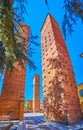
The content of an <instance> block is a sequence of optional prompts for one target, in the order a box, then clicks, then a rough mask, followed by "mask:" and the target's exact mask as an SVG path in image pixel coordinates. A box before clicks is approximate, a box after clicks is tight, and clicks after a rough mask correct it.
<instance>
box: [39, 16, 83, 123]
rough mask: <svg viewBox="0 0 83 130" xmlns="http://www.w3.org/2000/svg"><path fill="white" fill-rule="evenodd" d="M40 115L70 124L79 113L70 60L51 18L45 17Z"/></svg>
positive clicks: (42, 30) (76, 119)
mask: <svg viewBox="0 0 83 130" xmlns="http://www.w3.org/2000/svg"><path fill="white" fill-rule="evenodd" d="M41 42H42V45H41V48H42V74H43V95H44V115H45V117H46V118H47V119H49V120H53V121H57V122H65V123H73V122H76V121H78V120H80V119H81V111H80V105H79V99H78V94H77V87H76V82H75V78H74V73H73V68H72V65H71V61H70V57H69V55H68V51H67V48H66V45H65V42H64V40H63V37H62V34H61V32H60V29H59V26H58V24H57V23H56V21H55V20H54V19H53V17H52V16H51V15H50V14H48V15H47V17H46V20H45V22H44V24H43V27H42V29H41Z"/></svg>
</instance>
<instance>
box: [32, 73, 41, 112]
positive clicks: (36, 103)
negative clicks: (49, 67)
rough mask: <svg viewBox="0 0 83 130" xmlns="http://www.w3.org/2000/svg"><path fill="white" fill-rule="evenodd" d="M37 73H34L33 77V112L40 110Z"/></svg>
mask: <svg viewBox="0 0 83 130" xmlns="http://www.w3.org/2000/svg"><path fill="white" fill-rule="evenodd" d="M39 82H40V81H39V75H37V74H35V75H34V78H33V112H39V111H40V83H39Z"/></svg>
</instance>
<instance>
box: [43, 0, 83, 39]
mask: <svg viewBox="0 0 83 130" xmlns="http://www.w3.org/2000/svg"><path fill="white" fill-rule="evenodd" d="M55 1H56V0H55ZM45 3H46V5H47V7H48V0H45ZM49 6H50V5H49ZM63 9H64V19H63V23H62V31H63V34H64V37H65V38H66V37H67V36H68V35H71V34H72V32H73V31H74V30H75V27H76V25H77V20H78V19H81V20H82V22H83V0H64V7H63Z"/></svg>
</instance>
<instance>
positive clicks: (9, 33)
mask: <svg viewBox="0 0 83 130" xmlns="http://www.w3.org/2000/svg"><path fill="white" fill-rule="evenodd" d="M15 2H16V3H17V4H16V6H14V3H15ZM18 6H19V11H17V8H18ZM24 11H25V10H24V1H23V0H3V1H2V0H0V72H3V71H4V69H5V68H6V69H10V71H12V70H13V69H15V68H14V63H15V62H18V64H19V65H21V66H22V67H23V64H24V62H27V63H28V64H29V65H30V66H32V67H34V64H33V62H32V61H31V60H30V59H29V58H28V57H27V49H26V48H25V47H24V44H23V43H24V41H25V39H24V38H23V37H22V35H21V34H20V33H19V35H18V36H16V35H17V34H16V33H17V30H18V26H20V27H21V25H20V21H21V20H22V13H23V12H24ZM18 12H19V13H18ZM19 16H20V19H19ZM19 39H20V40H19ZM27 42H28V41H27Z"/></svg>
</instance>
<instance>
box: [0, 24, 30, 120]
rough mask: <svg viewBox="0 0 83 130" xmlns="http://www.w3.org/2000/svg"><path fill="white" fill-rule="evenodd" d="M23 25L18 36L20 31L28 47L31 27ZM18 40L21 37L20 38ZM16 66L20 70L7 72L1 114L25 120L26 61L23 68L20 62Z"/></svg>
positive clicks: (1, 99) (0, 104) (3, 87)
mask: <svg viewBox="0 0 83 130" xmlns="http://www.w3.org/2000/svg"><path fill="white" fill-rule="evenodd" d="M21 26H22V28H20V27H19V29H18V32H17V34H16V37H17V38H18V35H19V33H20V34H21V35H22V37H23V38H24V39H25V41H24V43H23V45H24V46H26V48H27V41H28V36H29V27H28V26H27V25H24V24H22V23H21ZM18 40H20V39H19V38H18ZM14 66H15V67H16V69H17V70H18V72H17V71H14V72H12V74H10V71H9V70H7V71H6V72H5V76H4V82H3V86H2V93H1V97H0V116H3V115H9V116H10V119H20V120H23V112H24V110H23V109H24V86H25V72H26V63H24V68H21V67H20V66H19V64H18V62H16V63H15V64H14Z"/></svg>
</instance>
